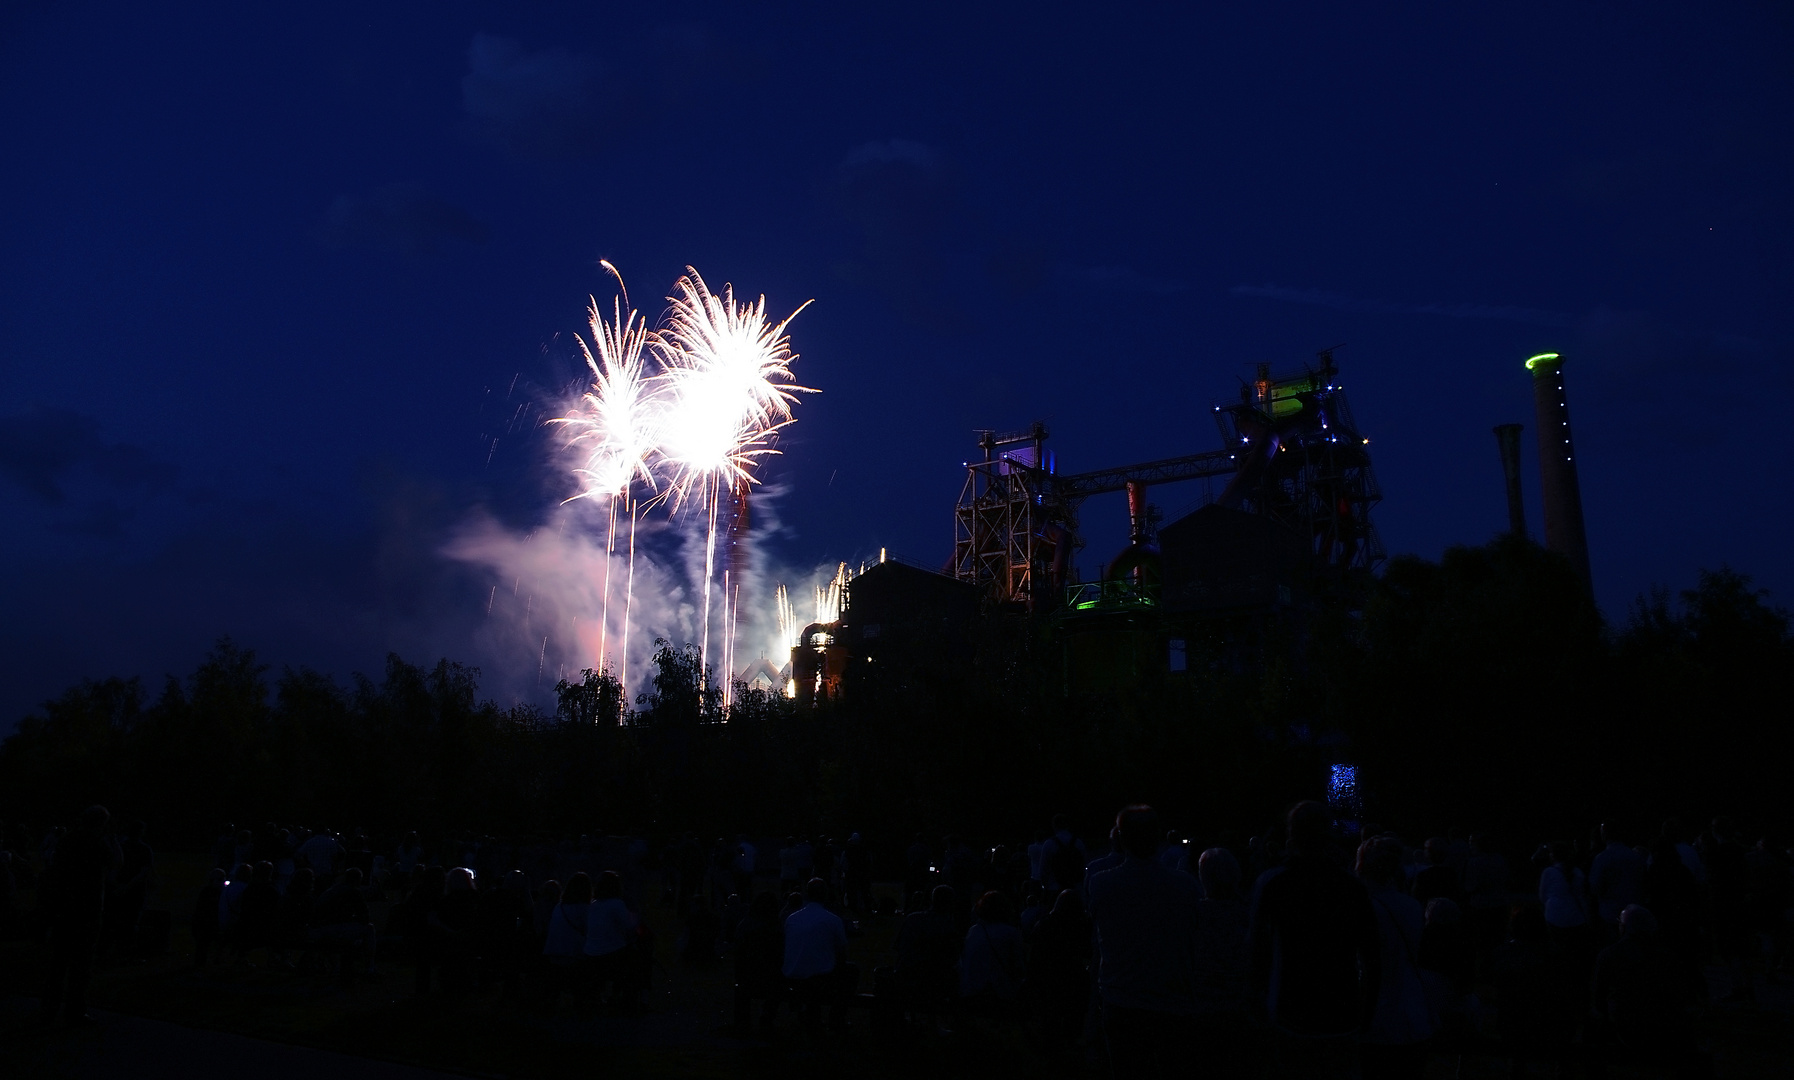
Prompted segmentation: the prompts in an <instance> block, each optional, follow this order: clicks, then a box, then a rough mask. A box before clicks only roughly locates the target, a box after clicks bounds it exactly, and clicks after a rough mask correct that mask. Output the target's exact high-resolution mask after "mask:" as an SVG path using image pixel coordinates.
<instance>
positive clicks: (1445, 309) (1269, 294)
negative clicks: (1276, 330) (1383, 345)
mask: <svg viewBox="0 0 1794 1080" xmlns="http://www.w3.org/2000/svg"><path fill="white" fill-rule="evenodd" d="M1227 294H1228V295H1229V296H1244V297H1252V298H1255V299H1260V300H1279V301H1282V302H1283V303H1286V304H1308V305H1310V306H1313V307H1324V308H1332V309H1333V310H1335V311H1350V312H1354V313H1357V314H1362V315H1443V316H1445V317H1446V318H1451V319H1494V320H1497V321H1500V322H1517V323H1527V324H1529V325H1532V326H1570V325H1572V324H1574V323H1575V321H1576V320H1575V319H1574V318H1572V317H1570V316H1568V315H1562V314H1559V313H1557V312H1554V311H1542V310H1540V309H1538V308H1524V307H1509V306H1504V305H1492V304H1412V303H1399V302H1392V301H1388V300H1364V299H1360V298H1358V297H1355V296H1347V295H1345V294H1344V293H1334V292H1325V291H1323V290H1321V289H1290V288H1285V287H1283V286H1281V285H1235V286H1234V287H1233V288H1231V289H1229V290H1227Z"/></svg>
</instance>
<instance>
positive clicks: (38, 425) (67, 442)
mask: <svg viewBox="0 0 1794 1080" xmlns="http://www.w3.org/2000/svg"><path fill="white" fill-rule="evenodd" d="M76 470H81V471H84V472H87V473H89V474H90V475H92V476H94V477H96V478H98V479H99V480H100V481H101V482H102V483H104V484H105V485H107V486H108V487H111V488H113V489H126V488H133V487H147V488H150V489H152V490H163V489H166V488H168V487H171V486H172V485H173V484H174V481H175V478H176V476H177V475H178V473H179V470H178V469H177V468H175V466H173V465H171V464H169V463H168V462H165V461H162V460H159V459H158V458H156V457H155V456H154V455H153V454H151V453H150V452H149V451H147V450H145V449H143V448H142V447H140V446H132V445H130V444H128V443H108V442H106V441H105V440H103V439H102V438H101V437H100V433H99V425H98V424H97V423H95V422H94V420H93V419H92V418H91V417H87V416H82V415H81V414H80V413H76V412H71V411H69V410H67V409H45V408H37V409H31V410H29V411H27V412H23V413H19V414H17V415H15V416H5V417H0V478H3V479H6V480H9V481H11V482H12V483H13V484H15V485H17V486H18V487H20V488H22V489H23V490H24V492H25V493H26V494H27V495H28V496H30V498H31V499H32V500H33V501H34V502H36V503H38V504H39V505H41V506H60V505H62V504H63V503H64V502H65V501H67V498H68V495H67V490H66V488H67V484H68V480H69V478H70V475H71V474H72V473H74V472H75V471H76Z"/></svg>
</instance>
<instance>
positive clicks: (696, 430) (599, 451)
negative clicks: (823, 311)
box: [556, 263, 814, 673]
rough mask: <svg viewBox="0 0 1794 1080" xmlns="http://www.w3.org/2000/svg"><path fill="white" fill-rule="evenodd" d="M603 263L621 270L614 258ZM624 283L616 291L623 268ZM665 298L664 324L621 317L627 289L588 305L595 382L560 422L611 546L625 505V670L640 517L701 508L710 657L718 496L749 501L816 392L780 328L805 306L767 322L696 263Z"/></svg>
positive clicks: (603, 640)
mask: <svg viewBox="0 0 1794 1080" xmlns="http://www.w3.org/2000/svg"><path fill="white" fill-rule="evenodd" d="M604 265H605V267H606V268H607V269H610V270H611V272H612V273H613V274H615V273H616V271H615V269H614V268H613V267H611V266H610V264H609V263H605V264H604ZM617 283H618V286H619V288H620V289H621V286H622V278H621V276H620V275H619V276H618V277H617ZM668 302H669V305H670V306H669V308H668V311H667V313H666V316H665V317H664V319H663V321H662V325H661V326H660V327H659V328H658V329H650V328H649V327H648V325H647V323H646V321H645V320H643V319H642V318H641V316H640V315H639V314H638V313H637V312H635V311H633V310H631V311H628V313H627V314H625V312H624V309H625V307H627V291H626V290H623V297H622V299H620V300H618V301H617V302H615V303H613V305H612V313H611V318H610V319H609V321H606V320H605V319H604V318H603V316H602V314H601V312H600V309H599V307H598V304H597V302H596V301H595V300H594V301H593V303H592V305H591V329H592V344H591V346H590V347H588V346H587V345H586V344H585V342H584V341H583V340H581V341H580V348H581V350H582V353H583V354H584V357H585V360H586V363H587V366H588V367H589V368H590V370H591V375H592V383H591V387H590V389H589V390H588V391H587V392H586V393H585V394H584V395H582V397H581V398H580V402H579V408H578V409H577V410H576V411H574V412H573V413H572V414H570V415H568V416H565V417H561V418H560V419H559V420H557V421H556V422H557V423H559V424H562V425H564V426H565V427H566V428H567V430H568V431H569V433H570V434H569V438H568V445H569V447H571V448H573V449H574V450H575V451H576V452H577V453H578V455H579V463H578V464H577V465H576V466H575V468H574V473H575V475H576V476H577V477H578V478H579V479H580V481H581V483H582V490H581V491H580V492H579V494H578V495H576V496H575V498H591V499H605V500H607V501H608V502H609V511H610V513H609V539H608V541H607V546H606V550H607V553H608V552H610V551H612V550H614V547H615V543H616V535H617V528H618V524H619V522H620V516H619V515H620V512H621V510H623V509H625V508H626V509H627V510H628V513H629V521H630V532H629V555H630V561H629V571H628V582H629V584H628V585H627V586H626V587H625V598H624V614H623V630H622V639H623V648H622V656H621V658H620V662H619V665H618V669H617V670H618V671H619V673H621V672H622V671H623V670H624V669H625V668H626V665H627V663H628V640H629V626H630V605H631V603H632V599H633V589H634V577H635V567H634V552H635V530H636V525H637V523H638V520H639V516H640V514H641V513H642V512H644V511H647V510H651V509H652V508H653V507H654V506H656V505H659V504H661V503H665V504H666V505H667V506H668V507H669V509H670V511H671V512H673V513H677V512H678V511H680V510H681V509H684V508H686V507H688V506H690V507H695V508H698V509H699V511H700V512H701V513H702V514H703V515H704V518H705V554H704V582H703V590H702V592H703V608H702V618H701V623H700V634H699V649H700V653H701V655H708V654H709V648H710V610H711V585H712V580H713V579H714V578H715V576H716V570H717V568H716V540H717V523H718V512H719V509H721V504H722V503H723V502H724V500H725V499H726V498H728V497H729V496H731V495H734V497H736V498H745V496H746V492H747V490H748V488H749V487H750V486H751V485H753V484H755V483H758V479H757V478H756V477H755V475H754V473H755V470H756V467H757V465H758V464H759V462H760V461H761V460H762V459H764V458H765V457H766V456H767V455H770V454H776V453H777V452H778V451H777V450H776V449H775V448H774V446H773V443H774V442H775V440H776V438H777V435H778V432H779V431H780V430H781V429H782V428H784V427H785V426H786V425H788V424H790V423H791V422H792V420H793V417H792V406H793V405H795V404H796V402H797V395H798V394H799V393H813V392H814V391H812V390H811V389H810V388H808V387H804V386H799V385H797V383H796V380H795V379H794V378H793V376H792V374H791V364H792V362H793V361H795V360H796V359H797V354H795V353H793V352H792V351H791V348H790V339H789V338H788V337H787V336H786V334H785V328H786V326H787V325H789V323H790V322H791V320H792V319H793V318H795V317H796V315H797V311H802V310H803V307H799V308H798V309H797V311H794V312H792V314H791V315H789V316H787V317H786V318H785V319H783V320H781V321H779V322H776V323H775V322H772V321H770V320H769V319H768V318H767V315H766V299H765V297H760V298H759V299H758V300H757V301H755V302H754V303H745V302H740V303H738V302H737V301H736V300H735V296H734V290H733V288H732V287H731V286H727V285H725V286H724V288H723V290H722V292H721V294H720V295H719V294H717V293H713V292H711V291H710V289H709V287H708V286H707V285H705V283H704V279H703V278H702V277H701V276H700V275H699V274H698V272H697V271H696V270H695V269H692V268H690V267H687V268H686V273H685V275H684V276H682V277H680V278H679V280H678V282H677V283H676V284H675V286H674V295H673V296H670V297H668ZM804 306H808V305H807V304H806V305H804ZM731 520H733V519H731ZM726 524H727V522H725V525H726ZM609 563H610V560H609V556H608V554H607V557H606V564H605V565H606V569H605V583H604V586H603V596H604V609H605V610H604V616H603V617H604V622H605V629H604V631H601V633H600V665H601V666H604V665H605V664H606V663H607V661H608V659H609V658H608V655H606V651H607V649H608V629H609V603H610V582H609ZM740 590H741V581H740V577H739V574H736V575H734V576H733V577H729V578H728V579H727V580H725V582H724V591H723V606H722V619H721V623H722V633H723V636H724V642H723V648H722V657H723V659H724V662H725V663H729V662H732V661H733V640H734V633H735V625H736V617H737V614H736V613H737V612H738V610H739V599H740Z"/></svg>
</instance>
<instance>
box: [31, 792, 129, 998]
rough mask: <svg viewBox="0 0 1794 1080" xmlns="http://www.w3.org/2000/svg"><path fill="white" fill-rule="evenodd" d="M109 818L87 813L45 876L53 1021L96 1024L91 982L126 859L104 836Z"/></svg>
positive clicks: (96, 809) (92, 810) (95, 809)
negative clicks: (111, 887) (113, 885)
mask: <svg viewBox="0 0 1794 1080" xmlns="http://www.w3.org/2000/svg"><path fill="white" fill-rule="evenodd" d="M110 817H111V815H110V814H108V813H107V812H106V808H105V807H103V806H90V807H88V808H87V809H86V810H85V811H83V812H82V814H81V817H80V819H79V820H78V821H77V822H76V823H75V827H74V828H72V829H70V830H69V831H68V834H67V835H65V836H63V837H62V839H60V840H59V841H57V844H56V852H55V856H54V857H53V858H52V859H51V861H50V867H49V870H48V871H47V872H46V873H45V875H44V882H43V887H42V890H41V896H42V900H41V901H40V907H41V908H42V909H43V911H44V913H45V915H46V916H47V921H48V922H49V926H50V969H49V977H48V979H46V980H45V983H44V999H43V1016H44V1018H45V1019H46V1020H47V1021H50V1022H52V1023H54V1022H56V1021H58V1020H64V1021H67V1022H68V1023H71V1024H88V1023H92V1022H93V1018H92V1017H90V1016H88V1015H87V980H88V978H89V977H90V976H91V975H92V974H93V960H94V950H95V949H96V948H97V947H98V945H99V941H100V929H101V927H102V926H103V923H104V919H105V913H106V884H107V880H108V879H109V878H110V877H111V876H112V874H113V873H114V872H115V871H116V870H117V869H118V868H119V865H120V864H121V863H122V861H123V860H122V859H121V858H120V856H119V853H118V848H117V847H116V846H115V845H113V844H112V843H111V841H110V840H109V839H108V837H107V836H106V822H107V821H108V820H109V819H110Z"/></svg>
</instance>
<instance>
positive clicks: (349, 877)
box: [312, 866, 374, 983]
mask: <svg viewBox="0 0 1794 1080" xmlns="http://www.w3.org/2000/svg"><path fill="white" fill-rule="evenodd" d="M312 919H313V921H314V922H315V923H316V924H317V941H318V943H319V944H320V945H322V946H325V947H327V948H331V949H334V950H337V951H339V952H340V953H341V954H342V968H341V976H342V981H343V982H344V983H349V982H352V981H354V978H355V966H356V964H358V963H359V964H361V965H362V967H363V970H364V971H371V970H372V968H373V963H374V923H373V920H372V919H370V918H368V903H367V897H366V896H365V895H364V894H363V892H362V877H361V869H360V868H359V867H354V866H351V867H349V869H347V870H344V871H343V873H342V877H341V878H340V879H339V880H338V881H337V883H336V884H335V885H332V886H331V887H330V888H328V889H325V890H324V892H323V893H322V894H321V895H320V896H319V897H318V899H317V903H316V904H315V905H313V909H312Z"/></svg>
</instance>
